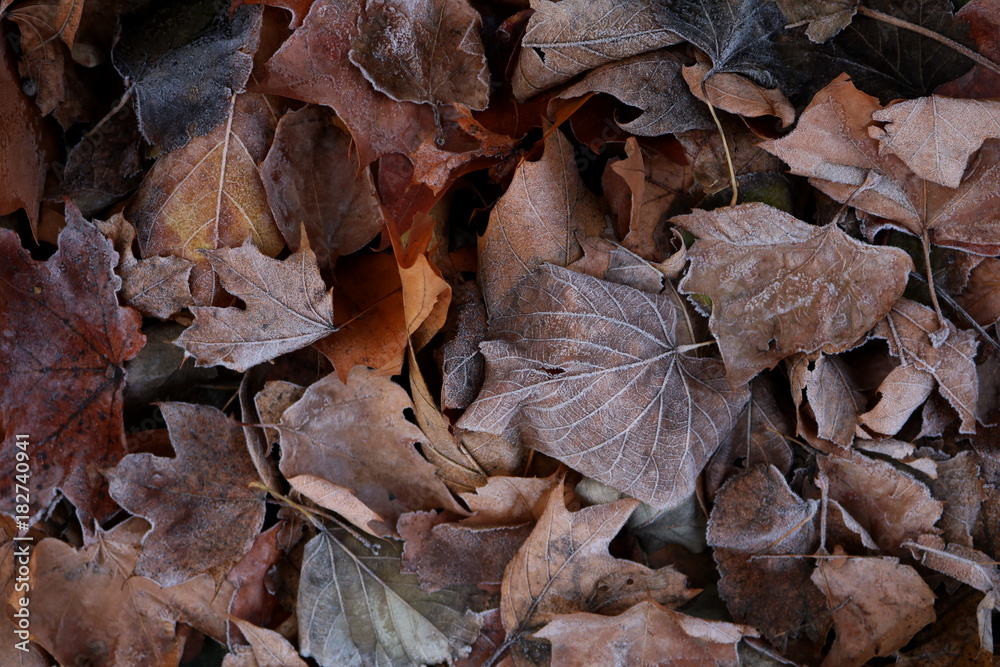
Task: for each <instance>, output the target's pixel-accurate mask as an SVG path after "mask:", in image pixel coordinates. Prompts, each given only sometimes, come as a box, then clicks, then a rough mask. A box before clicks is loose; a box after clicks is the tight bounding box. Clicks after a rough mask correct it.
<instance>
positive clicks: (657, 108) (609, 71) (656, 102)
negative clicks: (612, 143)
mask: <svg viewBox="0 0 1000 667" xmlns="http://www.w3.org/2000/svg"><path fill="white" fill-rule="evenodd" d="M563 2H565V0H563ZM682 62H683V58H682V57H681V56H680V55H679V54H677V53H675V52H673V51H668V50H659V51H652V52H650V53H643V54H641V55H638V56H633V57H631V58H626V59H624V60H620V61H617V62H612V63H608V64H607V65H603V66H601V67H599V68H597V69H595V70H594V71H592V72H590V73H589V74H587V75H586V76H585V77H584V78H583V79H582V80H580V82H578V83H575V84H573V85H572V86H570V87H569V88H567V89H566V90H564V91H562V92H561V93H559V95H558V96H557V97H556V98H555V99H554V100H553V101H552V102H550V103H549V116H550V117H552V116H553V115H554V114H553V113H552V112H553V111H555V110H557V109H558V108H559V105H558V103H557V102H556V101H555V100H573V99H577V98H580V97H583V96H584V95H586V94H587V93H593V92H598V93H608V94H609V95H614V96H615V98H617V99H618V100H620V101H621V102H624V103H625V104H627V105H629V106H631V107H635V108H637V109H641V110H642V113H641V114H639V116H637V117H636V118H632V119H631V120H629V121H627V122H623V121H620V120H618V119H617V118H616V119H615V123H616V124H617V125H618V127H620V128H621V129H623V130H625V131H626V132H628V133H630V134H635V135H639V136H643V137H656V136H659V135H662V134H674V133H677V132H684V131H687V130H694V129H699V130H707V129H709V128H711V127H714V125H713V124H712V117H711V116H709V114H708V111H707V110H706V108H705V106H704V105H703V104H701V103H700V102H699V101H698V100H697V99H696V98H694V97H693V96H691V95H690V94H688V93H687V91H686V88H685V85H684V82H683V80H682V79H681V77H680V76H679V74H680V71H681V64H682Z"/></svg>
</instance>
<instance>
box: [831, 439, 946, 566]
mask: <svg viewBox="0 0 1000 667" xmlns="http://www.w3.org/2000/svg"><path fill="white" fill-rule="evenodd" d="M817 463H818V465H819V475H820V478H821V480H822V482H821V483H824V484H827V485H828V487H827V488H828V489H829V497H830V498H832V499H833V500H836V501H837V502H839V503H840V504H841V505H842V506H843V507H844V509H845V510H847V511H848V512H849V513H850V515H851V516H852V517H854V518H855V519H857V520H858V523H860V524H861V526H862V527H863V528H864V529H865V530H866V531H868V533H869V534H870V535H871V536H872V539H874V540H875V543H876V544H877V545H878V548H879V549H880V550H881V551H883V552H884V553H887V554H889V555H892V556H896V557H903V556H905V555H907V551H906V550H905V549H904V548H903V546H902V545H903V543H904V542H906V541H908V540H914V539H916V538H917V537H919V536H920V535H936V534H938V533H939V532H941V531H940V530H939V529H937V528H936V527H935V524H936V523H937V521H938V519H940V518H941V511H942V509H943V505H942V503H941V502H939V501H937V500H934V498H933V497H932V496H931V492H930V489H928V488H927V487H926V486H925V485H924V484H923V483H921V482H919V481H918V480H917V479H915V478H914V477H913V476H912V475H910V474H907V473H905V472H903V471H901V470H898V469H896V468H895V467H893V466H892V465H891V464H889V463H886V462H885V461H880V460H878V459H873V458H869V457H867V456H864V455H862V454H860V453H858V452H856V451H853V450H850V449H848V450H844V451H843V452H842V453H840V454H839V455H837V456H821V457H819V459H818V460H817Z"/></svg>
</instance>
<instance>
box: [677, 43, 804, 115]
mask: <svg viewBox="0 0 1000 667" xmlns="http://www.w3.org/2000/svg"><path fill="white" fill-rule="evenodd" d="M681 75H682V76H683V77H684V81H685V82H686V83H687V85H688V89H690V91H691V94H692V95H694V96H695V97H697V98H698V99H699V100H702V101H705V97H706V95H705V93H707V94H708V100H710V101H711V103H712V106H714V107H715V108H717V109H722V110H723V111H728V112H729V113H734V114H736V115H738V116H744V117H746V118H757V117H759V116H775V117H777V118H780V119H781V126H782V127H788V126H789V125H791V124H792V123H793V122H794V121H795V107H793V106H792V104H791V103H790V102H789V101H788V99H787V98H786V97H785V95H784V93H782V92H781V90H780V89H778V88H764V87H763V86H760V85H758V84H756V83H754V82H753V81H751V80H750V79H748V78H746V77H744V76H740V75H739V74H733V73H731V72H712V63H711V61H709V60H708V58H707V57H706V56H704V55H699V57H698V62H697V64H695V65H689V66H687V67H685V68H683V69H682V70H681ZM706 77H707V78H706ZM703 81H704V83H705V92H704V93H703V92H702V89H701V85H702V82H703ZM684 129H693V128H684ZM699 129H705V128H699Z"/></svg>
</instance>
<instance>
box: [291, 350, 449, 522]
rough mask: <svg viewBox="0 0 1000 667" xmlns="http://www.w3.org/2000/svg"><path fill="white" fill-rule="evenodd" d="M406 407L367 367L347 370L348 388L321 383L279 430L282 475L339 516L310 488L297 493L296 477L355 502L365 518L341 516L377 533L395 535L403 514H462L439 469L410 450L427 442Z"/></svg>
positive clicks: (399, 392) (329, 380)
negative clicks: (313, 480) (324, 485)
mask: <svg viewBox="0 0 1000 667" xmlns="http://www.w3.org/2000/svg"><path fill="white" fill-rule="evenodd" d="M408 409H409V410H412V409H413V403H411V402H410V398H409V396H407V394H406V392H405V391H404V390H403V388H402V387H400V386H399V385H397V384H395V383H393V382H392V381H391V380H389V379H388V378H383V377H378V376H377V375H375V374H374V373H373V372H372V371H370V370H368V369H364V368H358V367H355V368H354V369H352V370H351V373H350V375H349V376H348V379H347V383H346V384H345V383H342V382H341V381H340V380H339V379H338V378H337V376H336V375H329V376H327V377H325V378H323V379H322V380H320V381H319V382H316V383H314V384H313V385H311V386H310V387H309V388H308V389H306V392H305V394H304V395H303V396H302V398H301V399H299V400H298V401H296V403H295V404H294V405H292V406H291V407H290V408H288V409H287V410H285V413H284V414H283V415H282V417H281V423H280V424H278V425H277V428H278V431H279V432H280V434H281V452H282V454H281V472H282V474H283V475H284V476H285V478H286V479H288V480H289V482H290V483H291V484H292V486H293V487H294V488H297V489H299V491H301V492H302V493H306V494H307V495H309V497H311V498H312V499H313V500H315V501H316V502H319V503H320V504H321V505H323V506H324V507H327V508H328V509H332V510H334V511H336V512H340V513H342V514H343V511H342V509H343V508H340V507H338V506H335V505H334V506H331V505H333V503H331V502H323V501H322V498H320V497H317V495H316V488H315V487H312V488H310V487H302V488H299V485H298V484H297V482H296V478H297V477H299V476H300V475H309V476H311V477H313V478H318V479H320V480H323V481H325V482H326V483H327V484H328V485H330V486H333V487H337V488H339V489H341V490H342V492H341V496H346V497H351V496H355V497H356V498H357V499H358V500H360V502H361V503H363V506H362V508H367V511H366V512H365V514H364V515H363V518H362V519H357V518H356V515H350V514H348V515H345V518H347V519H349V520H351V521H354V522H355V523H356V524H357V525H358V527H359V528H361V529H363V530H366V531H368V532H371V533H372V534H374V535H379V536H382V535H393V534H395V525H396V519H397V518H398V517H399V515H400V514H402V513H404V512H408V511H413V510H431V509H438V508H444V509H450V510H452V511H454V512H457V513H459V514H464V511H463V510H462V508H461V507H460V506H459V505H458V504H457V503H456V502H455V500H454V499H453V498H452V496H451V494H450V493H449V492H448V489H447V487H445V485H444V484H443V483H442V482H441V480H440V479H439V478H438V477H437V476H436V475H435V470H436V466H434V465H432V464H430V463H428V462H427V461H426V460H425V459H424V458H423V457H421V456H420V454H419V453H418V452H417V450H416V449H415V448H414V444H416V443H417V442H421V441H424V440H425V437H424V434H423V433H422V432H421V431H420V429H419V428H417V427H416V426H415V425H414V424H411V423H410V422H408V421H406V419H405V418H404V417H403V411H404V410H408ZM386 461H392V465H386ZM307 491H312V492H311V493H307ZM327 492H330V490H329V489H327ZM338 497H340V496H338ZM356 511H357V510H356ZM372 517H376V518H377V519H378V520H373V519H372Z"/></svg>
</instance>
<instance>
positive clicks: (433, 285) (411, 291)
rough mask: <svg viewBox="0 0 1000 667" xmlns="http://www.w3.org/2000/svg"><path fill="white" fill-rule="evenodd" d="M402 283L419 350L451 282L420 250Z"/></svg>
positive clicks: (437, 321)
mask: <svg viewBox="0 0 1000 667" xmlns="http://www.w3.org/2000/svg"><path fill="white" fill-rule="evenodd" d="M463 1H464V0H463ZM399 280H400V282H401V283H402V285H403V315H404V316H405V317H406V330H407V332H408V333H409V334H410V337H411V340H412V341H413V347H414V348H415V349H416V350H418V351H419V350H420V349H422V348H423V346H424V345H426V344H427V343H428V342H429V341H430V339H431V338H433V337H434V335H435V334H436V333H437V332H438V331H440V330H441V327H443V326H444V323H445V320H446V319H448V304H450V303H451V285H449V284H448V282H447V281H446V280H445V279H444V278H443V277H442V276H441V271H440V270H439V269H438V268H437V267H436V266H434V265H433V264H431V262H430V260H429V259H427V255H425V254H422V253H421V254H419V255H417V257H416V260H415V261H414V262H413V264H411V265H410V266H407V267H404V266H400V267H399Z"/></svg>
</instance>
